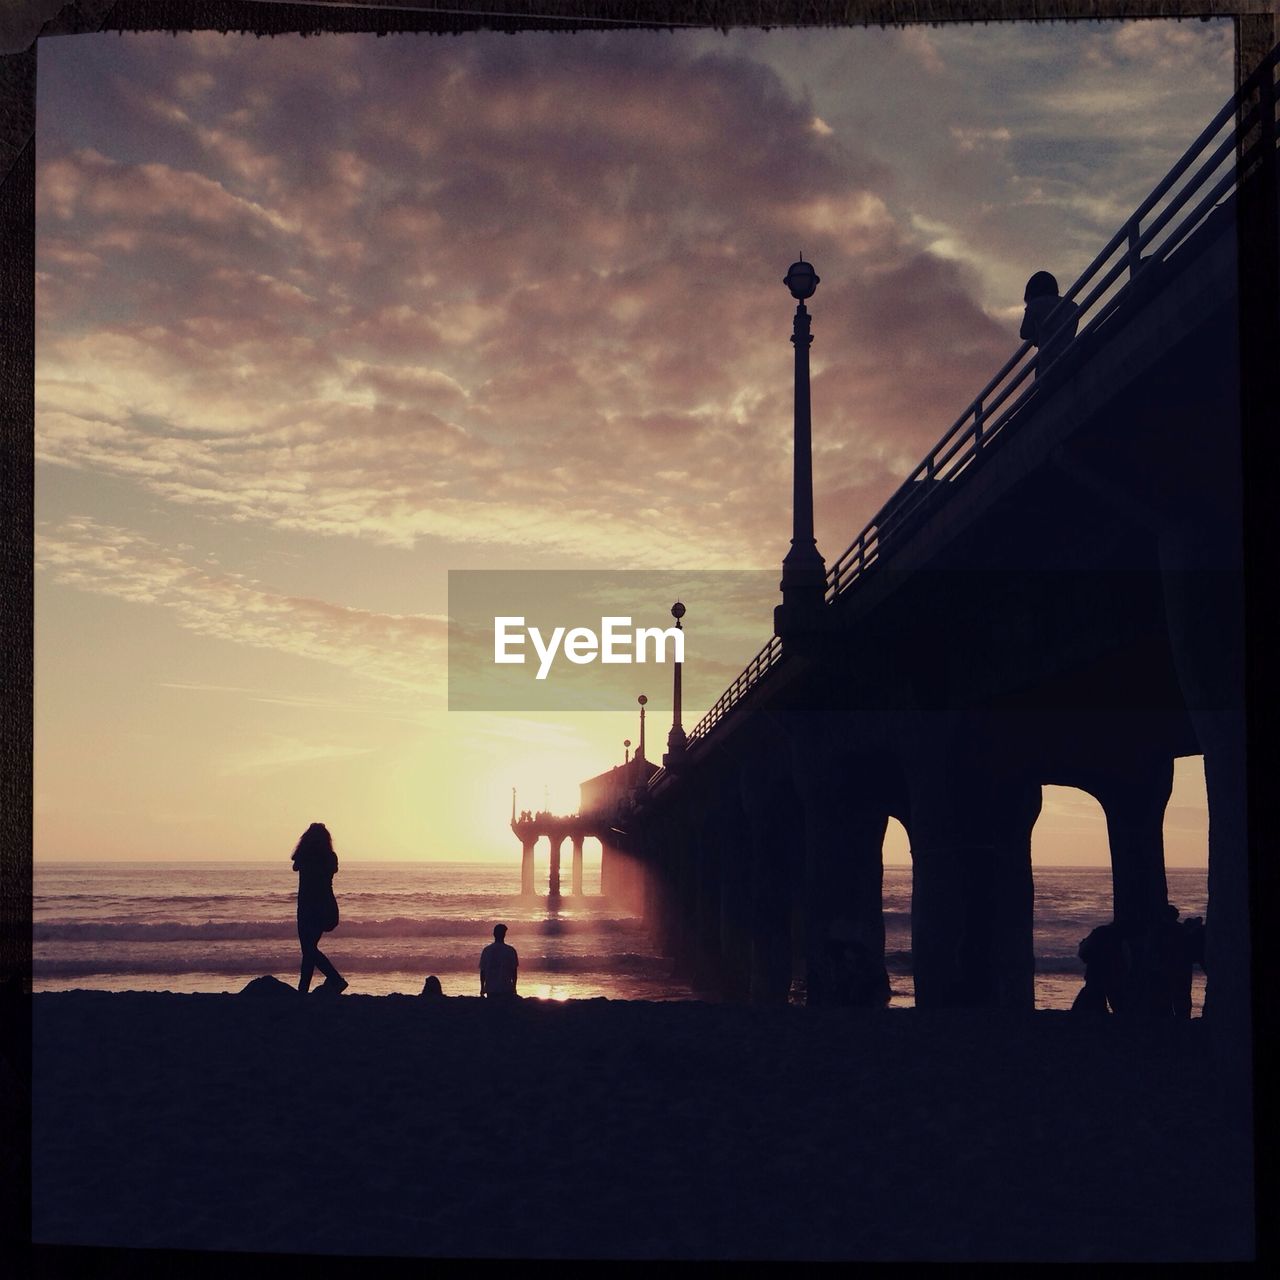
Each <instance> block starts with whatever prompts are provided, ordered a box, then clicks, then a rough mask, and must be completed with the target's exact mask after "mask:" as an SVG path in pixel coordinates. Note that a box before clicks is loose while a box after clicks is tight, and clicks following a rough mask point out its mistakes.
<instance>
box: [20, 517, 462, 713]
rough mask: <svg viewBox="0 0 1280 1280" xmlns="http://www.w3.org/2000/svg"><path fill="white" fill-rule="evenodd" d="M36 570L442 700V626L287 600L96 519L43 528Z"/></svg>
mask: <svg viewBox="0 0 1280 1280" xmlns="http://www.w3.org/2000/svg"><path fill="white" fill-rule="evenodd" d="M36 566H37V568H38V569H39V570H40V571H42V572H44V573H47V574H49V576H50V577H51V578H52V580H53V581H54V582H56V583H58V584H59V585H62V586H69V587H75V588H78V589H80V590H82V591H88V592H91V593H93V594H96V595H105V596H111V597H114V598H116V599H119V600H125V601H128V602H129V603H132V604H143V605H152V606H155V607H158V608H161V609H164V610H167V611H168V612H169V613H170V615H171V616H172V617H173V618H174V620H175V621H176V622H177V623H178V625H179V626H181V627H184V628H186V629H187V630H189V631H194V632H196V633H198V634H200V635H204V636H212V637H214V638H216V639H219V640H226V641H230V642H232V643H234V644H242V645H250V646H252V647H254V648H259V649H271V650H275V651H277V652H280V653H286V654H291V655H293V656H296V657H303V658H308V659H312V660H314V661H319V662H326V663H329V664H331V665H334V666H339V667H343V668H345V669H347V670H348V671H350V672H352V673H354V674H357V675H359V676H362V677H365V678H367V679H369V680H373V681H377V682H380V683H385V684H390V685H394V686H398V687H401V688H403V689H407V690H412V691H414V692H416V693H418V694H423V695H427V694H431V695H434V694H438V693H439V692H440V691H441V690H442V689H443V686H444V682H445V675H446V671H445V661H446V648H447V640H446V621H445V619H443V618H436V617H427V616H423V615H414V614H381V613H373V612H370V611H367V610H362V609H352V608H349V607H346V606H343V605H338V604H332V603H330V602H328V601H325V600H318V599H309V598H305V597H298V596H288V595H282V594H279V593H275V592H272V591H270V590H268V589H267V588H265V587H264V586H262V585H261V584H260V583H257V582H254V581H252V580H250V579H248V578H246V577H244V576H243V575H241V574H231V573H215V572H212V571H211V570H210V569H208V568H206V567H204V566H202V565H198V564H195V563H193V562H192V561H190V560H189V559H186V558H184V557H181V556H177V555H174V554H172V553H171V552H168V551H166V550H165V549H164V548H162V547H160V546H159V545H157V544H156V543H155V542H153V541H151V540H150V539H148V538H145V537H143V536H141V535H140V534H137V533H133V532H130V531H129V530H127V529H122V528H119V527H115V526H111V525H106V524H101V523H98V522H96V521H94V520H91V519H88V518H79V519H72V520H68V521H65V522H63V523H62V524H60V525H58V526H56V527H54V528H46V529H42V530H41V531H40V532H39V535H38V537H37V542H36Z"/></svg>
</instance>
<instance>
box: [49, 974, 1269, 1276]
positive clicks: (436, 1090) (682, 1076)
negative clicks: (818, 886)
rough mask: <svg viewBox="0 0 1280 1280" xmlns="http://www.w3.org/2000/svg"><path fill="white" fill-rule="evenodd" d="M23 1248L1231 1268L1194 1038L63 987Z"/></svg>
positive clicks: (1099, 1027) (1038, 1018)
mask: <svg viewBox="0 0 1280 1280" xmlns="http://www.w3.org/2000/svg"><path fill="white" fill-rule="evenodd" d="M33 1006H34V1012H33V1019H34V1048H33V1065H34V1086H33V1132H32V1143H33V1145H32V1191H33V1195H32V1199H33V1235H34V1239H35V1240H36V1241H38V1242H39V1241H45V1242H55V1243H61V1244H96V1245H116V1246H137V1247H164V1248H170V1249H181V1248H187V1249H236V1250H251V1251H285V1252H295V1253H312V1252H315V1253H331V1254H355V1255H368V1254H391V1255H402V1256H403V1255H428V1256H436V1257H589V1258H858V1259H881V1258H884V1259H893V1258H939V1259H1100V1258H1124V1259H1222V1258H1239V1257H1244V1256H1248V1253H1249V1250H1250V1240H1251V1230H1252V1227H1251V1205H1250V1192H1249V1183H1248V1173H1247V1167H1246V1165H1245V1162H1244V1161H1243V1160H1241V1158H1240V1153H1239V1152H1234V1151H1232V1150H1231V1149H1229V1146H1228V1144H1227V1142H1226V1140H1225V1139H1224V1137H1223V1134H1224V1127H1223V1126H1222V1124H1221V1123H1220V1122H1219V1121H1218V1118H1217V1115H1216V1113H1215V1108H1214V1104H1213V1100H1212V1099H1213V1094H1212V1088H1211V1077H1210V1066H1209V1052H1208V1048H1209V1046H1208V1038H1207V1035H1206V1032H1207V1027H1206V1026H1205V1025H1204V1024H1203V1023H1201V1022H1200V1021H1198V1020H1197V1021H1193V1022H1190V1023H1163V1024H1162V1023H1145V1024H1144V1023H1141V1022H1126V1021H1122V1020H1119V1019H1114V1018H1105V1017H1104V1018H1085V1019H1080V1018H1073V1017H1072V1016H1071V1015H1069V1014H1065V1013H1055V1012H1038V1013H1034V1014H1025V1015H1012V1014H1011V1015H992V1014H983V1015H982V1016H975V1015H973V1014H966V1013H961V1012H928V1011H919V1010H888V1011H877V1012H862V1011H836V1010H809V1009H802V1008H777V1009H758V1008H749V1007H742V1006H732V1005H708V1004H700V1003H694V1002H671V1003H640V1002H624V1001H607V1000H590V1001H570V1002H564V1003H556V1002H550V1001H534V1000H526V1001H522V1002H519V1003H517V1004H515V1005H512V1006H506V1007H503V1006H497V1005H487V1004H485V1003H483V1002H481V1001H479V1000H478V999H471V998H452V999H449V1000H445V1001H441V1002H437V1003H435V1004H427V1003H424V1002H422V1001H420V1000H418V999H417V998H415V997H410V996H403V997H396V996H381V997H375V996H360V995H355V994H350V993H348V994H346V995H343V996H342V997H340V998H337V999H327V998H325V997H323V996H320V997H317V996H311V997H308V998H307V999H306V1000H303V999H301V998H298V997H292V998H291V997H290V996H289V995H287V994H283V993H281V994H279V995H277V996H276V997H275V998H272V997H270V996H268V997H265V998H262V999H255V998H253V997H251V996H245V995H173V994H168V993H145V992H140V993H109V992H88V991H80V992H56V993H42V994H38V995H36V996H35V997H34V999H33Z"/></svg>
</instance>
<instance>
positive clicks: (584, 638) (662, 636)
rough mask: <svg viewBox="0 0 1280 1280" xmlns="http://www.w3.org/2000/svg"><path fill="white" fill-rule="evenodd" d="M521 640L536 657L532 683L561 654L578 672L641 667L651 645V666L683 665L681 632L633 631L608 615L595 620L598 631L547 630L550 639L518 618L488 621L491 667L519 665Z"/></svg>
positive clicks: (625, 619)
mask: <svg viewBox="0 0 1280 1280" xmlns="http://www.w3.org/2000/svg"><path fill="white" fill-rule="evenodd" d="M526 641H528V642H529V644H530V645H532V647H533V651H534V653H535V654H536V655H537V659H538V673H537V675H536V676H535V677H534V679H536V680H545V679H546V678H547V676H548V675H549V674H550V672H551V668H552V666H553V665H554V663H555V660H556V658H557V656H558V655H561V654H563V656H564V657H565V658H567V659H568V660H569V661H570V662H572V663H574V664H575V665H577V666H580V667H581V666H585V665H587V664H588V663H591V662H603V663H608V664H612V663H631V662H647V661H649V657H648V653H649V650H648V648H647V646H649V645H650V644H652V650H653V659H652V660H653V661H654V662H668V661H670V662H683V661H684V632H683V630H681V629H680V628H679V627H633V626H632V623H631V618H630V617H621V616H613V617H605V618H601V619H600V630H599V631H593V630H592V629H591V628H590V627H552V628H551V630H550V634H549V635H544V634H543V632H542V629H541V628H539V627H532V626H527V625H526V624H525V620H524V616H523V615H513V616H509V617H497V618H494V620H493V660H494V662H495V663H497V664H499V665H500V666H508V665H516V664H520V663H523V662H525V661H526V658H527V653H526V645H525V642H526ZM668 646H669V647H670V653H671V656H670V658H668V656H667V653H668Z"/></svg>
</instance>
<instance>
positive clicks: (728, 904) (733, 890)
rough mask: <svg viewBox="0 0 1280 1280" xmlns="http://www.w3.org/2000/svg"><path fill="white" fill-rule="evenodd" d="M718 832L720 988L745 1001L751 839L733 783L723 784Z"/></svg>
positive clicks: (748, 977)
mask: <svg viewBox="0 0 1280 1280" xmlns="http://www.w3.org/2000/svg"><path fill="white" fill-rule="evenodd" d="M726 791H727V800H726V804H725V807H724V808H723V809H722V811H721V824H722V825H721V834H720V868H719V890H720V892H719V895H718V896H719V899H720V973H719V977H720V990H721V993H722V994H723V996H724V998H725V999H726V1000H745V999H746V998H747V996H748V994H749V993H750V990H751V882H750V879H749V876H750V871H751V840H750V837H749V835H748V833H747V819H746V814H745V813H744V812H743V810H742V804H741V801H740V800H739V798H738V788H737V785H736V783H734V784H733V785H732V786H731V787H726Z"/></svg>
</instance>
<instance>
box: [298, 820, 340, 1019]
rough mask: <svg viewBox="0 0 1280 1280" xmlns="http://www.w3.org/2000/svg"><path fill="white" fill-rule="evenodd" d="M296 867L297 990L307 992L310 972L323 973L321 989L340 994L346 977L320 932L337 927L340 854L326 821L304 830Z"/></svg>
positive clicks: (304, 993) (326, 931)
mask: <svg viewBox="0 0 1280 1280" xmlns="http://www.w3.org/2000/svg"><path fill="white" fill-rule="evenodd" d="M293 869H294V870H295V871H296V872H297V873H298V942H299V943H300V944H301V946H302V977H301V978H300V979H299V980H298V990H299V991H301V992H302V994H303V995H306V993H307V991H308V990H309V988H310V986H311V975H312V973H313V972H314V971H315V970H316V969H319V970H320V972H321V973H323V974H324V984H323V985H322V986H321V987H320V990H321V991H328V992H329V993H330V994H332V995H337V994H338V993H339V992H340V991H343V990H345V988H346V986H347V982H346V979H345V978H344V977H343V976H342V974H340V973H339V972H338V971H337V969H335V968H334V967H333V965H332V963H331V962H330V960H329V957H328V956H326V955H325V953H324V952H323V951H321V950H320V946H319V943H320V935H321V934H323V933H328V932H329V931H330V930H331V929H336V928H337V927H338V900H337V898H335V897H334V896H333V877H334V873H335V872H336V871H337V870H338V855H337V854H336V853H334V851H333V838H332V837H331V836H330V835H329V829H328V828H327V827H326V826H325V825H324V823H323V822H313V823H312V824H311V825H310V826H309V827H308V828H307V829H306V831H304V832H303V833H302V839H301V840H299V841H298V847H297V848H296V849H295V850H294V851H293Z"/></svg>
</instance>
